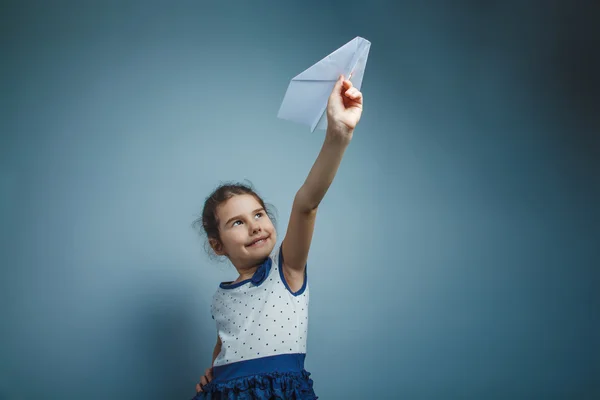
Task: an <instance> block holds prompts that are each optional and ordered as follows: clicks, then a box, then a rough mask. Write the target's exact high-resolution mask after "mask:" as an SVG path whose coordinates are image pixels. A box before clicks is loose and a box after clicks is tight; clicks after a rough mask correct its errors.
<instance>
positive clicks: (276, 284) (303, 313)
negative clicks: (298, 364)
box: [211, 245, 309, 377]
mask: <svg viewBox="0 0 600 400" xmlns="http://www.w3.org/2000/svg"><path fill="white" fill-rule="evenodd" d="M282 261H283V256H282V252H281V245H280V246H279V247H276V250H275V251H274V252H273V253H272V254H271V255H270V256H269V257H268V258H267V259H266V260H265V261H264V262H263V263H262V264H261V265H260V266H259V268H257V270H256V272H255V274H254V275H253V277H252V278H250V279H246V280H244V281H241V282H238V283H235V284H231V283H227V282H223V283H221V284H220V285H219V288H218V290H217V291H216V293H215V294H214V296H213V300H212V304H211V314H212V317H213V319H214V320H215V321H216V325H217V331H218V334H219V337H220V338H221V342H222V345H221V352H220V353H219V355H218V356H217V358H216V359H215V361H214V364H213V366H214V369H215V372H216V370H218V369H219V368H218V367H221V366H224V365H227V364H231V363H237V362H240V361H248V360H255V359H260V358H266V357H270V358H272V356H278V355H285V354H288V355H297V356H300V355H301V356H304V355H305V354H306V339H307V333H308V304H309V290H308V281H307V272H306V269H305V271H304V283H303V285H302V287H301V288H300V289H299V290H298V291H297V292H292V290H291V289H290V287H289V286H288V284H287V282H286V281H285V278H284V275H283V270H282ZM216 375H218V374H215V377H216Z"/></svg>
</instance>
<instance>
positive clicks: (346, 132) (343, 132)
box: [325, 126, 354, 146]
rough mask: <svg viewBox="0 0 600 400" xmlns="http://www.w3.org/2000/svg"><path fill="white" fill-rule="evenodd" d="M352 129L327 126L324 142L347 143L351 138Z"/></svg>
mask: <svg viewBox="0 0 600 400" xmlns="http://www.w3.org/2000/svg"><path fill="white" fill-rule="evenodd" d="M353 133H354V129H348V128H346V129H344V128H340V127H334V126H328V127H327V133H326V134H325V143H328V144H334V145H346V146H347V145H348V144H349V143H350V141H351V140H352V135H353Z"/></svg>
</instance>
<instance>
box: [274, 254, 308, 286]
mask: <svg viewBox="0 0 600 400" xmlns="http://www.w3.org/2000/svg"><path fill="white" fill-rule="evenodd" d="M307 271H308V263H306V264H305V265H304V283H302V287H301V288H300V289H299V290H298V291H297V292H296V293H294V292H292V289H290V287H289V286H288V284H287V282H286V280H285V276H284V275H283V244H282V245H281V246H280V247H279V277H280V278H281V281H282V282H283V284H284V285H285V288H286V289H287V290H288V292H290V293H291V294H293V295H294V296H300V295H301V294H302V293H304V290H305V289H306V282H307V281H308V272H307Z"/></svg>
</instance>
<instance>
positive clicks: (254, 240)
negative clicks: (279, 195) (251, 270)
mask: <svg viewBox="0 0 600 400" xmlns="http://www.w3.org/2000/svg"><path fill="white" fill-rule="evenodd" d="M217 218H218V220H219V234H220V236H221V243H220V244H218V243H217V242H216V241H211V244H212V246H213V249H214V250H215V252H216V253H217V254H218V255H226V256H227V257H229V259H230V260H231V262H232V263H233V265H234V266H236V267H238V268H245V267H251V266H254V265H256V264H258V263H260V262H261V261H262V260H264V259H265V258H266V257H268V256H269V255H270V254H271V251H272V250H273V247H275V242H276V241H277V234H276V232H275V227H274V226H273V223H272V222H271V219H270V218H269V217H268V216H267V213H266V211H265V210H264V209H263V207H262V206H261V205H260V203H259V202H258V200H256V198H255V197H254V196H252V195H249V194H243V195H236V196H233V197H232V198H230V199H229V200H227V201H226V202H224V203H222V204H220V205H219V206H218V207H217Z"/></svg>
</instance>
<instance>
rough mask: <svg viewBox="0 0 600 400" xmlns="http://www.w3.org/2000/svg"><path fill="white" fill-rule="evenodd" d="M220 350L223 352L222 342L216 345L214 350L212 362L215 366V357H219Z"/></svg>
mask: <svg viewBox="0 0 600 400" xmlns="http://www.w3.org/2000/svg"><path fill="white" fill-rule="evenodd" d="M220 352H221V345H220V344H217V345H215V349H214V350H213V357H212V362H211V363H210V365H211V366H213V365H214V364H215V359H216V358H217V356H218V355H219V353H220Z"/></svg>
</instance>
